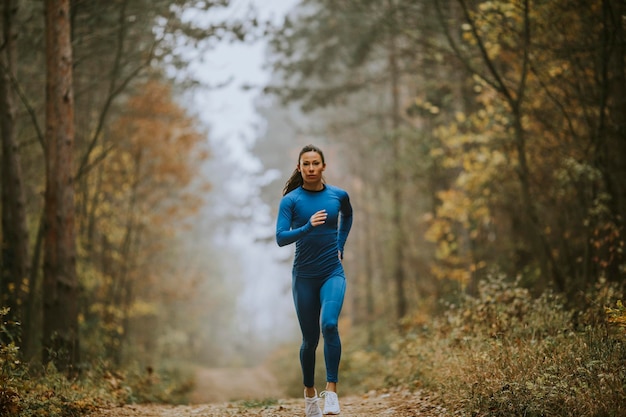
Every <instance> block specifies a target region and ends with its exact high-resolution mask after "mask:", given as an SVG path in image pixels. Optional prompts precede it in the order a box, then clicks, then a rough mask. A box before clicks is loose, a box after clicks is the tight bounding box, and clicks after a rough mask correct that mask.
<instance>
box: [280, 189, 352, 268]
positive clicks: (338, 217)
mask: <svg viewBox="0 0 626 417" xmlns="http://www.w3.org/2000/svg"><path fill="white" fill-rule="evenodd" d="M322 209H324V210H326V214H327V218H326V222H325V223H324V224H321V225H319V226H316V227H313V225H312V224H311V222H310V219H311V216H312V215H313V214H315V213H316V212H317V211H319V210H322ZM351 227H352V205H351V204H350V198H349V196H348V193H347V192H346V191H344V190H342V189H341V188H338V187H335V186H332V185H328V184H324V188H323V189H322V190H320V191H310V190H305V189H304V188H302V187H299V188H296V189H295V190H293V191H291V192H290V193H288V194H287V195H285V196H283V198H282V200H281V201H280V205H279V210H278V219H277V221H276V242H277V243H278V246H285V245H289V244H291V243H294V242H295V243H296V251H295V256H294V260H293V273H294V275H295V276H297V277H299V278H325V277H327V276H329V275H330V274H332V273H334V272H335V271H336V269H337V268H342V265H341V260H340V259H339V255H341V257H342V258H343V249H344V246H345V244H346V240H347V239H348V234H349V233H350V228H351Z"/></svg>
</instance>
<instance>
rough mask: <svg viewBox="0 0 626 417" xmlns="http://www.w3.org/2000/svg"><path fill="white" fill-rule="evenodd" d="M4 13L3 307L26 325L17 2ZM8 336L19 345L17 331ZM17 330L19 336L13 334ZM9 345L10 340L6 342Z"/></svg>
mask: <svg viewBox="0 0 626 417" xmlns="http://www.w3.org/2000/svg"><path fill="white" fill-rule="evenodd" d="M3 3H4V4H3V6H4V8H3V11H2V22H3V26H2V50H1V51H0V62H1V76H0V113H1V114H0V125H1V129H2V275H1V276H0V283H1V285H0V297H1V299H0V305H1V306H7V307H9V308H10V311H9V315H8V317H6V319H8V320H9V321H15V322H22V321H23V319H22V313H23V312H22V308H23V306H24V303H25V298H26V292H27V282H28V276H29V270H30V268H29V266H30V261H29V248H28V246H29V245H28V228H27V221H26V203H25V201H26V199H25V197H24V181H23V178H22V166H21V162H20V155H19V147H18V143H17V139H16V135H15V93H14V90H13V87H12V80H13V79H14V78H15V74H16V67H17V50H16V38H17V30H16V28H15V24H14V22H15V17H16V15H17V10H18V5H17V0H5V1H4V2H3ZM7 330H8V333H7V334H6V335H4V336H8V338H10V339H12V340H14V341H16V342H17V343H18V344H21V343H20V342H19V333H18V332H17V327H12V326H11V327H9V328H8V329H7ZM13 330H15V332H13ZM4 341H5V342H6V341H7V340H4Z"/></svg>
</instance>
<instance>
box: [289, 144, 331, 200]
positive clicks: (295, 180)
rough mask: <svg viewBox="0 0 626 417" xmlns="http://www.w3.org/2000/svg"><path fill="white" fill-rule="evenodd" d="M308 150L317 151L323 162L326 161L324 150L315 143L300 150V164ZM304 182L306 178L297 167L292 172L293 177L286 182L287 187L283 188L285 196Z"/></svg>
mask: <svg viewBox="0 0 626 417" xmlns="http://www.w3.org/2000/svg"><path fill="white" fill-rule="evenodd" d="M306 152H317V153H318V154H319V155H320V157H321V158H322V163H325V161H324V153H323V152H322V150H321V149H320V148H318V147H317V146H315V145H306V146H305V147H304V148H302V150H300V153H299V154H298V165H299V164H300V157H302V154H303V153H306ZM322 180H323V179H322ZM302 184H304V180H303V179H302V174H301V173H300V171H298V169H297V168H296V169H294V170H293V172H292V173H291V177H289V179H288V180H287V182H286V183H285V187H284V188H283V196H284V195H287V194H289V193H290V192H292V191H293V190H295V189H296V188H298V187H300V186H301V185H302Z"/></svg>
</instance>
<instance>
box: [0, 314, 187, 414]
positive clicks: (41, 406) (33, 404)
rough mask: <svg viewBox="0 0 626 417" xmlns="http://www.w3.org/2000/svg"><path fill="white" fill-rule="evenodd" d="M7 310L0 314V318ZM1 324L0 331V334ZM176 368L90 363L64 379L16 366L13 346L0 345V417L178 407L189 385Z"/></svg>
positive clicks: (17, 357) (44, 370) (55, 373)
mask: <svg viewBox="0 0 626 417" xmlns="http://www.w3.org/2000/svg"><path fill="white" fill-rule="evenodd" d="M6 313H7V310H6V309H3V310H0V319H3V318H4V316H5V315H6ZM6 325H7V323H5V322H4V320H2V327H1V328H0V332H6V330H7V329H6V327H5V326H6ZM191 381H192V378H191V376H190V375H187V374H184V373H181V372H180V371H178V370H176V369H159V370H153V369H150V368H149V369H139V368H138V367H132V369H127V370H125V371H124V372H121V371H113V370H111V367H110V366H107V365H106V364H103V363H98V364H94V365H92V366H90V367H86V369H85V370H84V371H83V372H82V373H81V375H79V376H78V377H74V378H68V377H67V376H66V375H64V374H63V373H61V372H58V371H57V370H56V369H55V368H54V366H53V365H51V364H50V365H48V366H47V367H42V368H37V367H33V366H31V365H29V364H26V363H24V362H22V360H21V355H20V351H19V348H18V347H17V346H16V345H15V343H13V342H11V343H5V344H2V345H0V416H3V417H18V416H19V417H35V416H36V417H78V416H83V415H85V414H87V413H89V412H90V411H93V410H95V409H97V408H99V407H109V406H112V405H122V404H129V403H145V402H160V403H182V402H185V401H186V399H185V395H186V394H187V393H188V392H189V390H190V389H191V385H192V382H191Z"/></svg>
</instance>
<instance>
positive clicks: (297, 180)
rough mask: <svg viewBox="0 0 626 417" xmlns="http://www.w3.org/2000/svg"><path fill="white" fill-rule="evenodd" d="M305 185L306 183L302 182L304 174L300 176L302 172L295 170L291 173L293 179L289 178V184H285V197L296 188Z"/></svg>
mask: <svg viewBox="0 0 626 417" xmlns="http://www.w3.org/2000/svg"><path fill="white" fill-rule="evenodd" d="M303 183H304V181H303V180H302V174H300V171H298V169H297V168H296V169H294V170H293V172H292V173H291V177H289V179H288V180H287V183H285V187H284V188H283V195H287V194H289V193H290V192H292V191H293V190H295V189H296V188H298V187H300V186H301V185H302V184H303Z"/></svg>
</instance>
